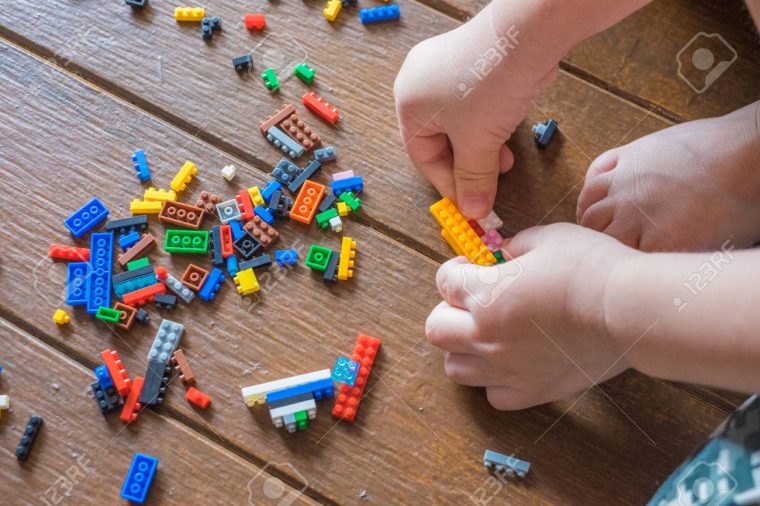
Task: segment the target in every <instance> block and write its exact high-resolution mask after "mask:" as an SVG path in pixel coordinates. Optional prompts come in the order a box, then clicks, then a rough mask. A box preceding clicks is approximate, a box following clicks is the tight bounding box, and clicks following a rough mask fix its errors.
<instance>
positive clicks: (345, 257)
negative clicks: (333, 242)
mask: <svg viewBox="0 0 760 506" xmlns="http://www.w3.org/2000/svg"><path fill="white" fill-rule="evenodd" d="M355 256H356V241H354V240H352V239H351V238H350V237H344V238H343V242H342V243H341V245H340V261H338V279H339V280H341V281H345V280H347V279H348V278H352V277H353V276H354V257H355Z"/></svg>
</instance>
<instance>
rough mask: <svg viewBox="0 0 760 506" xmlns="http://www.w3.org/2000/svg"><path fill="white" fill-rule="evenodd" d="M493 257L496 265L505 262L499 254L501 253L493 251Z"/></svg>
mask: <svg viewBox="0 0 760 506" xmlns="http://www.w3.org/2000/svg"><path fill="white" fill-rule="evenodd" d="M493 256H495V257H496V263H497V264H503V263H504V262H506V260H504V255H502V254H501V251H494V252H493Z"/></svg>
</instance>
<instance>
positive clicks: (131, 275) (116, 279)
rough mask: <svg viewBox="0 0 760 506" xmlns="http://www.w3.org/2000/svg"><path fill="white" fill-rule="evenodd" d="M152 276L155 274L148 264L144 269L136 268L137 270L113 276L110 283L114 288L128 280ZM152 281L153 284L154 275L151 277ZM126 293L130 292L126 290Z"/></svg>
mask: <svg viewBox="0 0 760 506" xmlns="http://www.w3.org/2000/svg"><path fill="white" fill-rule="evenodd" d="M146 260H147V258H146ZM130 263H131V262H130ZM152 274H155V272H154V270H153V266H152V265H150V264H148V265H146V266H144V267H138V268H137V269H132V270H130V271H127V272H122V273H120V274H115V275H114V276H113V279H112V281H113V284H114V285H115V286H116V285H120V284H122V283H124V282H126V281H130V280H133V279H137V278H141V277H143V276H146V275H147V276H150V275H152ZM152 279H153V282H154V283H155V280H156V278H155V275H154V276H153V278H152ZM126 291H130V290H126Z"/></svg>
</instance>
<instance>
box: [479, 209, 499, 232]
mask: <svg viewBox="0 0 760 506" xmlns="http://www.w3.org/2000/svg"><path fill="white" fill-rule="evenodd" d="M478 225H480V227H481V228H482V229H483V230H485V231H486V232H488V231H489V230H496V229H499V228H501V227H503V226H504V222H502V221H501V219H499V217H498V216H496V213H495V212H493V211H491V212H490V213H489V215H488V216H486V217H485V218H483V219H480V220H478Z"/></svg>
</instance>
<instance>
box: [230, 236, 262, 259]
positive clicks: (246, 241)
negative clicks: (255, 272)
mask: <svg viewBox="0 0 760 506" xmlns="http://www.w3.org/2000/svg"><path fill="white" fill-rule="evenodd" d="M263 250H264V247H263V246H262V245H261V243H260V242H259V241H258V239H256V238H255V237H254V236H252V235H251V234H250V233H248V232H246V233H245V235H243V236H242V237H241V238H240V239H238V240H237V241H235V251H237V252H238V253H239V254H240V256H241V257H242V259H243V260H249V259H251V258H253V257H255V256H256V255H258V254H260V253H261V252H262V251H263Z"/></svg>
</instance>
